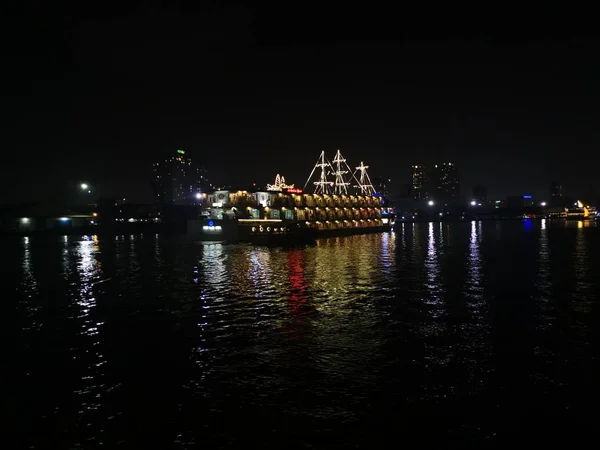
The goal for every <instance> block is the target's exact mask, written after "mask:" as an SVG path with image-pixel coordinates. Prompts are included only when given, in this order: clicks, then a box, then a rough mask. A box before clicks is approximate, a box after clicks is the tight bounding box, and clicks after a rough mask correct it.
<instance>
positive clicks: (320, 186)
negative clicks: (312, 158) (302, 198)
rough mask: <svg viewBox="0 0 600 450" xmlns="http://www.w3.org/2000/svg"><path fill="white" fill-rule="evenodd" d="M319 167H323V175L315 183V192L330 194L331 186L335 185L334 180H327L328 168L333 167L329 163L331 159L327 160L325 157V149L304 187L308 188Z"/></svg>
mask: <svg viewBox="0 0 600 450" xmlns="http://www.w3.org/2000/svg"><path fill="white" fill-rule="evenodd" d="M317 167H320V168H321V176H320V178H319V181H315V182H314V183H313V184H314V185H315V194H329V193H330V190H331V189H330V188H331V186H333V182H331V181H328V180H327V168H331V164H329V161H327V159H326V158H325V150H322V151H321V155H320V156H319V159H318V160H317V163H316V164H315V166H314V167H313V170H312V172H311V173H310V175H309V176H308V179H307V180H306V183H304V189H306V186H307V185H308V183H309V181H310V179H311V178H312V176H313V174H314V173H315V171H316V170H317Z"/></svg>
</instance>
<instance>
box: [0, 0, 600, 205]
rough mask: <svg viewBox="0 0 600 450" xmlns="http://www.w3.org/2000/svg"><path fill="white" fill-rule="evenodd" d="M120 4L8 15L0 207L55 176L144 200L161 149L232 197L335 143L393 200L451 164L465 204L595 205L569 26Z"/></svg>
mask: <svg viewBox="0 0 600 450" xmlns="http://www.w3.org/2000/svg"><path fill="white" fill-rule="evenodd" d="M46 3H48V4H46ZM82 3H85V4H83V5H82ZM124 3H125V2H121V3H115V4H114V5H111V4H110V3H93V4H92V3H86V2H78V3H72V4H68V3H64V4H58V3H53V4H50V3H49V2H40V3H36V2H31V3H27V4H26V5H25V6H24V7H23V9H22V10H20V11H13V12H12V13H10V14H6V15H5V17H3V27H2V29H3V34H5V35H4V36H3V41H4V42H3V45H4V47H5V51H4V55H5V56H4V61H5V64H4V69H3V70H4V75H5V80H4V87H3V91H4V95H3V99H4V101H3V103H4V106H5V108H3V109H4V110H5V113H6V114H5V115H6V118H5V119H4V120H3V123H2V128H3V147H4V151H3V158H4V162H3V163H2V165H1V169H0V170H1V173H0V189H1V191H0V202H2V203H6V202H15V201H23V200H31V199H39V198H46V197H49V196H52V195H56V194H57V193H59V192H61V190H62V189H64V187H65V186H66V183H67V182H68V181H69V180H86V181H89V182H91V183H92V184H94V185H96V186H98V190H99V191H100V193H102V194H105V195H120V196H127V197H129V198H130V199H132V200H134V201H150V198H151V195H150V184H149V177H150V166H151V164H152V162H153V161H154V160H155V159H156V158H157V157H158V156H159V155H160V154H161V153H162V152H165V151H171V150H174V149H176V148H185V149H186V150H187V151H188V153H189V155H190V156H191V157H192V158H193V159H194V160H195V161H198V162H201V163H203V164H204V165H205V166H206V167H207V169H208V170H209V171H210V177H211V179H212V180H214V181H215V182H217V183H230V184H234V185H242V184H244V183H250V182H251V181H253V180H256V181H257V182H258V183H259V184H263V183H265V182H267V181H271V180H272V179H273V178H274V176H275V174H276V173H281V174H283V175H285V177H286V179H287V180H288V181H289V182H295V183H296V184H297V185H303V184H304V182H305V180H306V177H307V176H308V174H309V173H310V170H311V169H312V166H313V164H314V162H315V160H316V158H317V156H318V154H319V152H320V150H321V149H325V150H326V151H327V152H328V153H329V154H330V155H333V153H334V152H335V150H336V149H338V148H339V149H341V150H342V152H343V153H344V155H345V156H346V157H347V158H348V160H349V161H350V162H351V163H356V165H357V164H358V163H359V162H360V160H361V159H362V160H364V161H365V163H367V164H369V165H370V167H371V169H370V172H371V176H372V177H374V176H377V175H381V176H386V177H390V178H392V180H393V181H394V187H393V189H394V190H395V191H399V190H400V189H401V188H402V185H403V184H405V183H408V182H409V171H410V166H411V164H415V163H419V164H433V163H436V162H441V161H452V162H455V163H456V164H458V165H459V168H460V171H461V173H462V180H461V181H462V191H463V193H465V194H466V195H469V194H470V191H471V187H472V185H473V184H476V183H482V184H484V185H486V186H488V187H489V190H490V194H491V195H492V196H505V195H507V194H522V193H531V194H534V195H536V196H538V197H540V198H541V197H546V196H547V192H548V186H549V183H550V182H551V181H552V180H558V181H561V182H562V183H563V185H564V186H565V189H566V191H567V192H570V193H573V194H576V195H577V194H580V193H583V192H586V191H588V190H589V189H590V188H594V189H596V192H600V178H599V177H598V176H597V173H598V167H597V163H598V156H597V153H598V150H597V149H598V148H600V132H599V127H598V125H599V123H600V121H599V119H600V113H599V112H598V100H599V99H600V95H599V87H598V86H599V81H598V80H600V66H599V63H598V54H599V53H600V52H599V50H600V48H599V45H598V43H599V41H598V40H597V39H595V38H591V37H589V36H586V35H585V33H584V29H583V28H584V27H583V26H580V27H579V29H575V28H571V27H569V26H566V25H565V24H560V23H557V22H550V25H548V26H543V25H540V23H545V21H544V20H539V21H538V22H530V21H529V19H527V18H521V19H520V21H517V22H515V23H513V22H509V21H507V20H505V19H504V18H503V17H501V16H499V15H495V16H494V17H491V16H489V15H486V14H487V13H485V14H484V12H482V11H475V12H473V11H472V12H471V14H472V16H468V17H466V18H465V17H463V19H461V20H458V21H457V20H455V19H454V18H450V17H449V16H444V14H442V15H441V17H438V18H437V19H435V20H434V19H433V18H430V17H429V16H428V15H427V14H426V12H425V13H424V12H419V13H416V12H412V11H407V10H406V11H404V10H403V11H398V10H389V11H388V10H383V9H380V8H379V7H376V6H370V5H369V4H367V3H362V4H361V5H360V6H361V7H360V8H359V9H351V7H349V6H348V5H350V3H342V4H340V5H339V6H331V5H330V6H324V5H325V4H327V3H326V2H320V3H310V2H304V3H289V2H280V3H276V4H268V3H257V4H258V5H262V6H258V7H257V6H253V5H250V4H242V3H233V2H225V1H220V2H217V1H213V2H204V3H202V2H193V3H190V5H193V6H186V4H185V3H169V4H163V3H161V2H150V4H151V5H152V6H147V4H146V5H145V6H130V7H129V6H124ZM198 5H200V6H198ZM274 5H279V6H274ZM328 5H329V4H328ZM344 5H345V6H344ZM22 6H23V5H22ZM395 7H396V8H401V6H399V5H395ZM442 13H443V12H442ZM453 13H454V14H455V15H456V16H457V17H459V16H460V12H457V11H454V12H453ZM424 14H425V15H424ZM509 16H510V14H509ZM473 17H475V18H476V19H475V20H474V19H473ZM472 22H474V23H477V24H478V26H477V27H473V26H472V24H471V23H472ZM559 25H560V26H559ZM557 30H559V31H557Z"/></svg>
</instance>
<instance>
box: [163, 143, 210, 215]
mask: <svg viewBox="0 0 600 450" xmlns="http://www.w3.org/2000/svg"><path fill="white" fill-rule="evenodd" d="M152 178H153V179H152V185H153V188H154V200H155V202H156V203H158V204H163V205H194V204H200V203H201V200H202V193H203V192H206V191H207V190H212V189H213V186H212V185H211V184H210V183H209V182H208V180H207V179H206V171H205V170H204V168H202V167H201V166H199V165H196V164H193V163H192V159H191V158H190V157H189V156H187V155H186V152H185V150H177V151H175V152H173V153H171V154H169V155H167V156H166V157H165V158H164V159H161V160H159V161H158V162H156V163H154V164H153V166H152Z"/></svg>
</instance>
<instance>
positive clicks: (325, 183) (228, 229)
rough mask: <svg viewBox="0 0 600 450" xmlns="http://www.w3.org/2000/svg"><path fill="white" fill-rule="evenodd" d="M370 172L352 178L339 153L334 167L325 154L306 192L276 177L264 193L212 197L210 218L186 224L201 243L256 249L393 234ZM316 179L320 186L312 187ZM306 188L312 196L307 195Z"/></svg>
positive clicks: (209, 197)
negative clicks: (256, 245)
mask: <svg viewBox="0 0 600 450" xmlns="http://www.w3.org/2000/svg"><path fill="white" fill-rule="evenodd" d="M367 168H368V166H365V165H364V164H363V162H361V163H360V165H359V166H358V167H356V172H352V171H350V168H349V166H348V165H347V163H346V160H345V159H344V157H343V156H342V154H341V153H340V151H339V150H338V151H337V153H336V155H335V158H334V159H333V163H330V162H329V161H328V160H327V158H326V156H325V152H321V155H320V156H319V159H318V161H317V164H315V167H314V168H313V171H312V172H311V174H310V175H309V177H308V180H307V181H306V183H305V186H304V188H302V189H300V188H297V187H295V186H294V185H288V184H286V183H285V178H284V177H283V176H280V175H279V174H278V175H277V176H276V177H275V183H274V184H271V185H267V189H264V190H258V189H250V190H218V191H214V192H213V193H211V194H208V195H207V196H206V207H207V210H208V211H209V214H208V218H205V219H201V220H199V221H197V223H194V224H188V230H190V229H193V230H194V231H195V232H194V233H192V234H195V235H196V237H197V238H198V239H201V240H227V241H232V240H237V241H239V242H254V243H285V242H295V241H298V242H301V241H311V240H314V239H317V238H319V237H328V236H344V235H352V234H364V233H376V232H383V231H389V230H390V229H391V227H392V226H393V224H394V213H393V210H392V208H390V207H389V204H388V202H387V199H385V198H384V197H382V195H381V193H378V192H375V189H374V188H373V186H372V184H371V181H370V179H369V176H368V174H367V172H366V169H367ZM315 173H316V174H317V175H318V176H317V178H316V181H311V180H312V179H313V176H314V175H315ZM329 175H333V176H334V178H333V179H332V180H330V179H328V176H329ZM352 181H354V183H355V184H354V185H352ZM351 185H352V186H351ZM307 186H309V187H310V186H312V187H313V192H310V193H309V192H305V189H306V187H307Z"/></svg>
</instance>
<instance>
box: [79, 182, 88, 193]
mask: <svg viewBox="0 0 600 450" xmlns="http://www.w3.org/2000/svg"><path fill="white" fill-rule="evenodd" d="M79 187H80V188H81V190H82V191H87V190H88V187H89V186H88V185H87V183H81V184H80V185H79Z"/></svg>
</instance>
